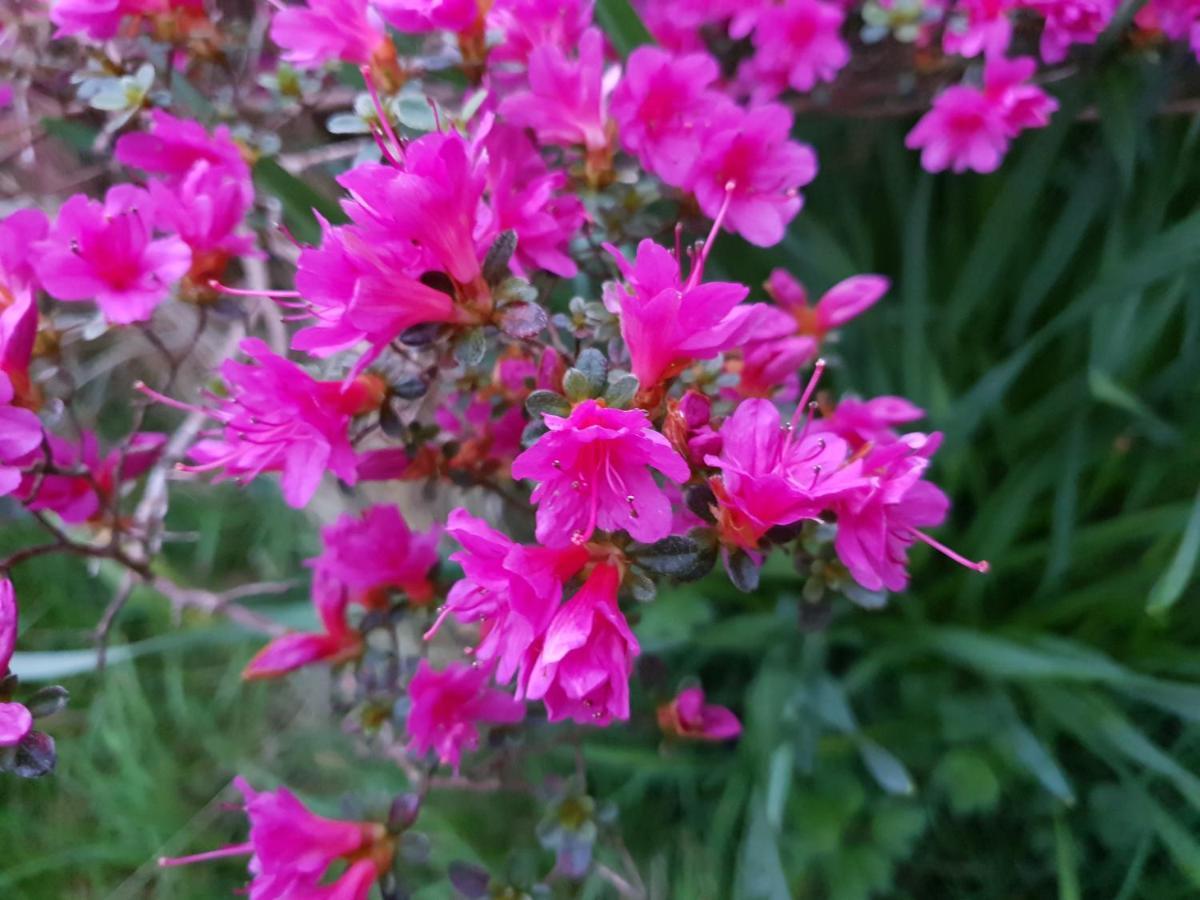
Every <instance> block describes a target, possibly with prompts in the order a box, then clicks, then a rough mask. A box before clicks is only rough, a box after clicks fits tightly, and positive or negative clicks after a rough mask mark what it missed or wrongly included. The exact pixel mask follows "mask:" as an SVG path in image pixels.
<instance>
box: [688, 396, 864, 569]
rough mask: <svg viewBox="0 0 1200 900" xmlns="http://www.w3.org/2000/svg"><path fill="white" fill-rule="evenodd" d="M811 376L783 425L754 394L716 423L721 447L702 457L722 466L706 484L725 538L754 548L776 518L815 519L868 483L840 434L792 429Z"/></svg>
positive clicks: (779, 521)
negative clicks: (787, 423)
mask: <svg viewBox="0 0 1200 900" xmlns="http://www.w3.org/2000/svg"><path fill="white" fill-rule="evenodd" d="M814 382H815V378H814ZM814 382H810V385H809V387H808V389H806V391H805V396H804V397H803V398H802V399H801V402H800V406H799V408H798V409H797V416H795V417H793V422H792V423H791V425H790V426H788V427H786V428H785V427H784V426H783V424H782V422H781V421H780V416H779V410H778V409H777V408H776V407H775V405H774V404H773V403H771V402H770V401H768V400H759V399H750V400H743V401H742V402H741V403H740V404H739V405H738V407H737V409H736V410H734V413H733V415H732V416H730V417H729V418H728V419H726V421H725V424H724V425H722V426H721V439H722V448H721V452H720V454H719V455H714V456H709V457H708V458H707V459H706V462H707V463H708V464H709V465H711V466H714V467H716V468H717V469H719V470H720V473H721V474H720V476H719V478H716V479H713V481H712V482H711V484H712V488H713V492H714V493H715V494H716V497H717V501H718V503H719V506H720V516H719V519H718V521H719V527H720V531H721V536H722V540H723V542H724V543H726V544H727V545H732V546H737V547H741V548H743V549H746V550H754V549H756V548H757V546H758V541H759V540H760V539H761V538H762V536H763V535H765V534H766V533H767V532H768V531H770V530H771V529H772V528H774V527H775V526H776V525H790V524H793V523H795V522H799V521H800V520H801V519H815V518H817V517H818V516H819V514H820V513H821V512H822V511H823V510H825V509H828V508H830V507H831V506H832V505H833V503H834V501H835V500H836V498H837V497H839V496H841V495H842V494H845V493H846V492H847V491H851V490H854V489H857V488H861V487H863V486H865V485H866V483H867V482H866V479H864V478H863V475H862V464H861V462H859V461H856V460H854V459H852V458H851V456H850V451H849V448H848V447H847V445H846V442H845V441H843V440H842V439H841V438H839V437H837V436H836V435H831V434H815V433H811V432H810V431H809V430H807V429H805V430H803V431H802V433H800V434H796V427H795V426H796V424H797V421H798V418H799V413H800V411H801V410H802V409H803V408H804V405H805V402H806V401H807V399H808V396H809V395H811V392H812V389H813V387H814Z"/></svg>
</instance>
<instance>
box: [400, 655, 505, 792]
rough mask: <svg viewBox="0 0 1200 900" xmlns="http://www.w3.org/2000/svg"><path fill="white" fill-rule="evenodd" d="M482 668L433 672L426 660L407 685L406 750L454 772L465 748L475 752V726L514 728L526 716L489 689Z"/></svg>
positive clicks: (454, 666)
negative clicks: (431, 758)
mask: <svg viewBox="0 0 1200 900" xmlns="http://www.w3.org/2000/svg"><path fill="white" fill-rule="evenodd" d="M487 681H488V672H487V670H486V669H482V668H474V667H472V666H468V665H464V664H463V663H451V664H450V665H449V666H447V667H446V668H445V669H443V670H441V671H434V669H433V668H432V667H431V666H430V665H429V661H428V660H426V659H423V660H421V662H420V663H419V664H418V666H417V672H416V674H415V675H413V677H412V680H410V681H409V683H408V695H409V697H410V698H411V699H412V708H411V709H410V711H409V713H408V733H409V742H408V751H409V752H410V753H414V754H425V753H428V752H429V751H430V750H433V751H434V752H435V753H437V757H438V760H439V761H440V762H441V763H442V765H447V766H450V767H451V768H453V769H454V771H455V772H456V773H457V772H458V769H459V765H460V763H461V762H462V754H463V751H465V750H477V749H479V725H480V724H481V723H488V724H492V725H513V724H515V723H517V722H520V721H521V720H522V719H523V718H525V704H524V703H521V702H520V701H519V700H516V699H514V698H513V697H511V696H510V695H508V694H506V693H504V692H503V691H498V690H496V689H495V688H489V687H487Z"/></svg>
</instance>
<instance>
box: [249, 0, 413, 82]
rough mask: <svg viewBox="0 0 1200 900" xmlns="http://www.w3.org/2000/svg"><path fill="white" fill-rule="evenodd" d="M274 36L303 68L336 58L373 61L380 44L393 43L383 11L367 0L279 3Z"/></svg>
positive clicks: (363, 62)
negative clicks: (381, 16)
mask: <svg viewBox="0 0 1200 900" xmlns="http://www.w3.org/2000/svg"><path fill="white" fill-rule="evenodd" d="M271 40H273V41H274V42H275V43H276V44H278V45H279V46H280V47H281V48H282V49H283V58H284V59H285V60H286V61H287V62H289V63H290V64H291V65H293V66H296V67H297V68H299V69H313V68H319V67H320V66H323V65H325V64H326V63H332V62H348V63H356V64H358V65H369V64H370V63H371V62H372V59H373V58H374V56H375V54H376V52H377V51H378V50H379V48H380V47H381V46H384V47H386V46H387V45H388V44H390V40H389V38H388V36H387V31H386V30H385V29H384V25H383V22H382V21H381V19H380V17H379V13H378V12H376V11H375V9H374V8H373V4H371V3H368V2H367V0H304V2H302V3H300V4H297V5H296V6H277V7H276V9H275V12H274V15H272V17H271Z"/></svg>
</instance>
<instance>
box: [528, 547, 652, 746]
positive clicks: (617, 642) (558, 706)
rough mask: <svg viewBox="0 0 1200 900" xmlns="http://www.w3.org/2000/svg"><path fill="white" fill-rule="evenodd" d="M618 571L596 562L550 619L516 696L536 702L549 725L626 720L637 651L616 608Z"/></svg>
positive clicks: (638, 650)
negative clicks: (541, 704) (564, 721)
mask: <svg viewBox="0 0 1200 900" xmlns="http://www.w3.org/2000/svg"><path fill="white" fill-rule="evenodd" d="M620 583H621V573H620V571H619V570H618V569H617V568H616V566H614V565H611V564H609V563H600V564H598V565H597V566H596V568H595V569H593V570H592V574H591V575H590V576H588V579H587V581H586V582H584V584H583V587H581V588H580V589H579V590H578V591H577V592H576V593H575V596H574V597H572V598H571V599H570V600H568V601H567V602H566V603H565V604H564V605H563V606H562V607H561V608H560V609H559V610H558V612H557V613H555V615H554V619H553V620H552V621H551V622H550V627H549V628H548V629H547V630H546V635H545V637H544V638H543V640H542V644H541V648H540V650H539V651H538V653H537V657H536V661H535V662H534V664H533V665H532V666H531V668H530V670H529V676H528V679H527V680H526V682H525V683H524V684H522V685H520V686H519V689H518V694H517V695H518V696H519V697H525V698H527V699H530V700H541V701H543V702H544V703H545V704H546V715H547V717H548V718H549V719H550V721H551V722H557V721H559V720H560V719H573V720H574V721H576V722H578V723H580V724H581V725H600V726H604V725H608V724H609V723H610V722H611V721H612V720H613V719H628V718H629V676H630V675H631V674H632V672H633V661H634V659H635V658H636V657H637V655H638V653H639V652H640V648H639V646H638V642H637V638H635V637H634V636H633V632H632V631H630V630H629V625H628V623H627V622H626V621H625V616H624V615H622V614H621V610H620V609H619V608H618V607H617V589H618V587H619V586H620Z"/></svg>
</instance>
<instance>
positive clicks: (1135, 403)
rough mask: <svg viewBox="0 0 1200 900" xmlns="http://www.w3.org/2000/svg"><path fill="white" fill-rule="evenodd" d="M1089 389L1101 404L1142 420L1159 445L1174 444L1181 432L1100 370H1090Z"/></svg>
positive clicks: (1148, 432)
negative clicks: (1121, 410)
mask: <svg viewBox="0 0 1200 900" xmlns="http://www.w3.org/2000/svg"><path fill="white" fill-rule="evenodd" d="M1088 388H1089V390H1091V392H1092V396H1093V397H1095V398H1096V399H1097V400H1099V401H1100V402H1101V403H1107V404H1109V405H1110V406H1115V407H1116V408H1117V409H1123V410H1125V411H1126V412H1128V413H1132V414H1133V415H1134V416H1136V417H1137V418H1138V419H1140V420H1141V422H1142V425H1143V427H1144V429H1145V431H1146V434H1147V436H1148V437H1149V438H1150V439H1151V440H1153V441H1154V442H1155V443H1158V444H1174V443H1177V442H1178V441H1179V432H1178V431H1176V430H1175V429H1174V428H1172V427H1171V426H1170V425H1169V424H1167V423H1166V422H1164V421H1163V420H1162V419H1161V418H1159V416H1158V415H1157V414H1156V413H1155V412H1154V410H1152V409H1151V408H1150V407H1149V406H1147V405H1146V404H1145V403H1144V402H1143V401H1142V400H1141V399H1140V398H1139V397H1138V396H1137V395H1136V394H1134V393H1132V392H1131V391H1129V390H1127V389H1126V388H1124V387H1122V386H1121V385H1119V384H1117V382H1115V381H1114V380H1113V379H1112V378H1110V377H1109V376H1108V375H1106V374H1105V373H1104V372H1101V371H1100V370H1099V369H1095V368H1093V369H1088Z"/></svg>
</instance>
